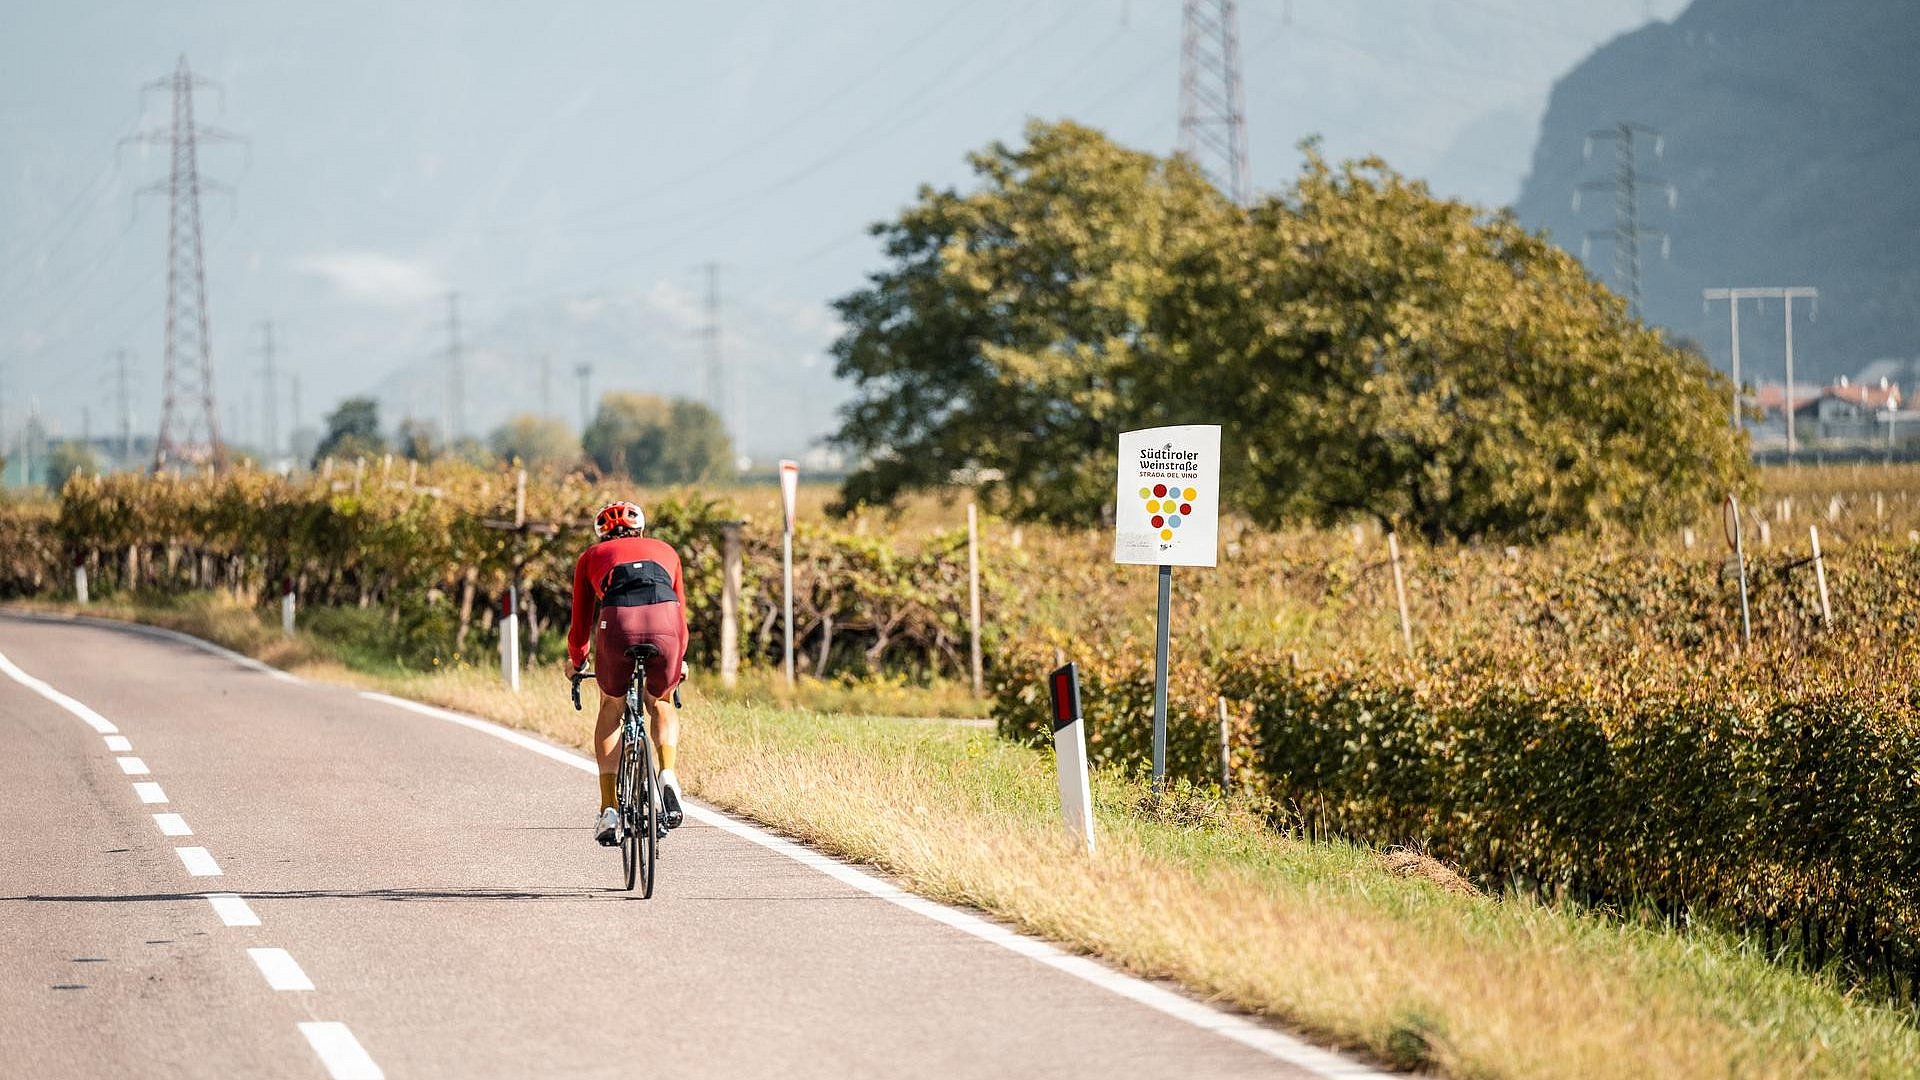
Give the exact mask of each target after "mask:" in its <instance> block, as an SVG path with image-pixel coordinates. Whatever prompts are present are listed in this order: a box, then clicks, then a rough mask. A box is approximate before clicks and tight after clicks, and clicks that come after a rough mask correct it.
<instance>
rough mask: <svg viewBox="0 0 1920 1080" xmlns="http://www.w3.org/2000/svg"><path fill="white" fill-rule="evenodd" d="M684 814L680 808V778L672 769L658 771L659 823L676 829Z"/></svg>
mask: <svg viewBox="0 0 1920 1080" xmlns="http://www.w3.org/2000/svg"><path fill="white" fill-rule="evenodd" d="M685 818H686V815H685V814H684V813H682V812H681V810H680V778H679V777H677V776H675V775H673V770H672V769H666V770H663V771H662V772H661V773H660V824H662V825H665V826H666V827H667V828H669V829H677V828H679V827H680V822H681V821H683V820H684V819H685Z"/></svg>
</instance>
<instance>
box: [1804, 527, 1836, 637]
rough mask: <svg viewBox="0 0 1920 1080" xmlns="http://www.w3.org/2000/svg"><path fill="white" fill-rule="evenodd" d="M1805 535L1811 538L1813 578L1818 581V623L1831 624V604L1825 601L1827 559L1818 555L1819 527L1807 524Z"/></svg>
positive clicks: (1822, 624)
mask: <svg viewBox="0 0 1920 1080" xmlns="http://www.w3.org/2000/svg"><path fill="white" fill-rule="evenodd" d="M1807 535H1808V536H1811V537H1812V538H1813V579H1814V580H1815V581H1817V582H1819V583H1820V625H1821V626H1832V625H1833V606H1832V605H1831V604H1829V603H1828V602H1827V561H1826V560H1825V559H1823V558H1821V557H1820V527H1819V526H1818V525H1809V526H1807Z"/></svg>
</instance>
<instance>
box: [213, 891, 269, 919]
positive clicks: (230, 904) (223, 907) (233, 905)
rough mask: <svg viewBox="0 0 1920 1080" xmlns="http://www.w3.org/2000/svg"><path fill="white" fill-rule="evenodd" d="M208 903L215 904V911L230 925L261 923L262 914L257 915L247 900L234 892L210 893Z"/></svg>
mask: <svg viewBox="0 0 1920 1080" xmlns="http://www.w3.org/2000/svg"><path fill="white" fill-rule="evenodd" d="M207 903H209V904H212V905H213V913H214V914H215V915H218V916H220V921H221V922H222V923H225V924H226V925H228V926H259V925H260V916H258V915H255V914H254V913H253V909H252V908H251V907H248V906H247V902H246V901H245V900H243V899H241V898H240V897H239V896H237V895H235V894H234V893H208V894H207Z"/></svg>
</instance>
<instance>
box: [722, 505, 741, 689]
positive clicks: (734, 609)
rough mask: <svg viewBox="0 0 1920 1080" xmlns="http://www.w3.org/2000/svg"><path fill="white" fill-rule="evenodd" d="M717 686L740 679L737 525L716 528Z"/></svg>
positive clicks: (727, 685) (730, 683)
mask: <svg viewBox="0 0 1920 1080" xmlns="http://www.w3.org/2000/svg"><path fill="white" fill-rule="evenodd" d="M720 545H721V547H720V566H721V571H720V574H721V576H720V685H722V686H725V687H727V688H728V689H732V687H733V685H734V683H736V682H738V681H739V679H740V522H738V521H729V522H727V523H725V524H724V525H722V526H720Z"/></svg>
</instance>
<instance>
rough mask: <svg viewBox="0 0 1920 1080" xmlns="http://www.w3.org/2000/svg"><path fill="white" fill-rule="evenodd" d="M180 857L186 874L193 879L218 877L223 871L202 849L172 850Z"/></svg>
mask: <svg viewBox="0 0 1920 1080" xmlns="http://www.w3.org/2000/svg"><path fill="white" fill-rule="evenodd" d="M173 853H174V854H175V855H178V856H180V862H181V863H182V864H183V865H185V866H186V868H187V873H189V874H192V875H193V876H194V877H219V876H220V875H221V874H222V873H224V872H225V871H223V870H221V869H220V864H219V863H217V862H214V861H213V856H212V855H210V854H208V853H207V849H206V848H203V847H177V848H174V849H173Z"/></svg>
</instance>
